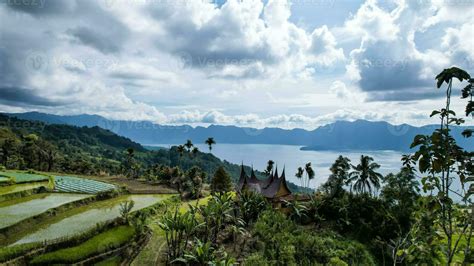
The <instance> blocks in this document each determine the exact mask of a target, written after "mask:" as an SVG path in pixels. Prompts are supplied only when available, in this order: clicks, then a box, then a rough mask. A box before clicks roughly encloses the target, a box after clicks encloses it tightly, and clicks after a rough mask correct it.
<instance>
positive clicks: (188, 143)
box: [184, 139, 194, 152]
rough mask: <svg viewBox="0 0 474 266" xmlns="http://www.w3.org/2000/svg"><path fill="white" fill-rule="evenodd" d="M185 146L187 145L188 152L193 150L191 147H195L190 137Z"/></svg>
mask: <svg viewBox="0 0 474 266" xmlns="http://www.w3.org/2000/svg"><path fill="white" fill-rule="evenodd" d="M184 147H186V150H187V151H188V152H191V148H192V147H194V144H193V142H192V141H191V140H190V139H188V140H187V141H186V143H184Z"/></svg>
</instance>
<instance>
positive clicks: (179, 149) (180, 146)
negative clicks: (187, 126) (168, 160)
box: [176, 145, 184, 157]
mask: <svg viewBox="0 0 474 266" xmlns="http://www.w3.org/2000/svg"><path fill="white" fill-rule="evenodd" d="M176 150H177V151H178V153H179V157H182V156H183V153H184V145H179V146H178V148H177V149H176Z"/></svg>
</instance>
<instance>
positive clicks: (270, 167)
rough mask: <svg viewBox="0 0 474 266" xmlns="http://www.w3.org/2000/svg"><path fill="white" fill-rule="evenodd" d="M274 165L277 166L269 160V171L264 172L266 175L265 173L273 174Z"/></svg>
mask: <svg viewBox="0 0 474 266" xmlns="http://www.w3.org/2000/svg"><path fill="white" fill-rule="evenodd" d="M274 164H275V162H274V161H272V160H269V161H268V162H267V169H265V171H264V173H265V174H266V175H270V174H271V173H272V170H273V165H274Z"/></svg>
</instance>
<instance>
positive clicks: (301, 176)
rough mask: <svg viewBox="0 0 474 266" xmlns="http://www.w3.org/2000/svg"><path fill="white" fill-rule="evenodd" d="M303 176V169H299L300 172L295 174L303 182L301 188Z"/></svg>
mask: <svg viewBox="0 0 474 266" xmlns="http://www.w3.org/2000/svg"><path fill="white" fill-rule="evenodd" d="M303 175H304V169H303V167H298V170H297V172H296V174H295V176H296V178H298V179H299V180H300V182H301V186H302V187H303V186H304V185H303Z"/></svg>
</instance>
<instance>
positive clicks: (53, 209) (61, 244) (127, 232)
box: [0, 171, 173, 264]
mask: <svg viewBox="0 0 474 266" xmlns="http://www.w3.org/2000/svg"><path fill="white" fill-rule="evenodd" d="M0 177H1V178H0V180H1V186H0V217H1V218H2V219H1V220H0V246H3V247H2V248H0V262H8V263H7V264H17V263H19V264H35V263H39V264H44V263H46V264H49V263H55V262H62V263H66V262H74V263H81V261H84V263H90V262H100V261H101V260H106V259H110V258H111V257H112V258H113V257H114V256H126V254H127V252H137V249H136V247H133V245H137V246H139V245H140V244H141V243H142V242H143V240H145V239H146V238H147V235H146V234H143V232H142V233H139V232H137V231H136V230H135V229H134V228H133V227H132V226H129V225H123V223H122V222H121V219H123V218H124V217H125V215H136V216H138V215H140V213H142V212H153V211H154V210H155V209H157V208H158V207H159V206H161V204H162V202H163V201H165V200H170V199H171V198H172V197H173V194H129V193H124V191H122V189H121V188H120V187H119V186H118V185H115V184H112V183H106V182H101V181H96V180H93V179H87V178H83V177H74V176H64V175H52V174H45V173H38V172H34V171H1V172H0ZM130 204H131V205H130ZM125 206H127V210H125V209H124V208H125ZM125 212H126V213H125ZM140 241H141V242H140ZM83 245H102V247H100V246H99V247H94V248H93V249H92V250H91V249H89V250H88V249H85V251H84V250H83V249H82V246H83ZM74 248H76V249H79V250H80V251H81V252H83V253H80V252H79V253H74V254H71V253H69V252H70V250H73V249H74ZM25 251H28V253H25ZM35 252H40V253H42V254H43V253H44V254H43V255H42V256H39V257H37V258H35V259H34V260H31V256H30V255H31V254H33V253H35ZM61 252H66V253H67V254H68V256H69V255H72V256H73V257H74V258H70V260H69V261H68V259H67V258H65V257H61V259H60V260H57V259H58V258H57V257H55V256H56V255H55V254H61ZM18 254H23V255H22V256H18ZM12 258H15V259H14V260H11V259H12ZM55 258H56V260H55ZM91 258H94V259H91Z"/></svg>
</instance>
